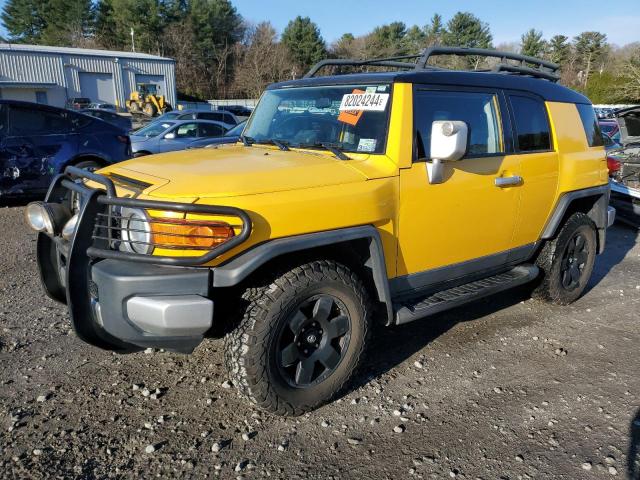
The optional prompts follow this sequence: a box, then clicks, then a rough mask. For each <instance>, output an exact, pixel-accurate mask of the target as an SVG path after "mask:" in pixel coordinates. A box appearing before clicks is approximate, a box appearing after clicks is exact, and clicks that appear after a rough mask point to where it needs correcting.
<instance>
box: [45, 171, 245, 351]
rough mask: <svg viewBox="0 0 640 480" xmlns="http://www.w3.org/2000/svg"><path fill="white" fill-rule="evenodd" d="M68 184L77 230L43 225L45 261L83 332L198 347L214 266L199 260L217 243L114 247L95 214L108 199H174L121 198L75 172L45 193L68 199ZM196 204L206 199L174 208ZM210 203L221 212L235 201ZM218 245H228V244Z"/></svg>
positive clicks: (108, 344)
mask: <svg viewBox="0 0 640 480" xmlns="http://www.w3.org/2000/svg"><path fill="white" fill-rule="evenodd" d="M87 175H89V174H87ZM91 175H95V174H91ZM63 177H64V176H63ZM103 178H106V177H103ZM69 190H72V191H75V192H76V193H78V194H80V196H81V198H80V208H79V218H78V222H77V226H76V230H75V233H74V236H73V238H72V239H71V240H70V241H66V240H65V239H64V238H63V237H61V236H60V235H47V234H45V233H39V234H38V266H39V270H40V276H41V279H42V283H43V285H44V287H45V290H46V291H47V293H48V294H49V296H50V297H52V298H54V299H55V300H58V301H61V302H63V303H66V304H67V306H68V309H69V314H70V318H71V323H72V325H73V327H74V330H75V331H76V333H77V334H78V336H79V337H80V338H81V339H82V340H84V341H86V342H88V343H90V344H92V345H95V346H98V347H100V348H104V349H109V350H118V351H122V352H129V351H136V350H140V349H143V348H147V347H155V348H165V349H169V350H174V351H180V352H185V353H188V352H191V351H192V350H193V349H194V348H195V347H196V346H197V345H198V344H199V343H200V342H201V341H202V339H203V338H204V336H205V334H206V333H207V331H208V330H210V329H211V327H212V326H213V315H214V302H213V300H212V299H211V283H212V282H211V269H210V268H207V267H201V266H197V265H198V262H202V261H203V260H206V259H208V258H209V257H211V256H212V252H213V250H210V251H207V252H206V253H205V254H204V255H201V256H199V257H153V256H151V255H140V254H133V253H127V252H120V251H115V250H110V249H108V244H107V243H105V241H102V240H96V238H98V239H99V238H100V237H99V236H96V234H95V232H96V218H99V216H100V215H103V216H104V212H105V204H106V205H111V204H113V203H115V202H120V201H126V202H127V203H134V204H135V203H136V202H139V203H140V204H141V205H142V207H143V208H151V207H148V205H152V204H153V205H159V206H161V207H162V208H165V207H171V206H172V205H170V204H168V203H167V202H153V201H149V200H135V199H129V198H127V199H122V198H117V197H115V192H114V191H113V189H111V188H107V190H108V193H107V195H106V196H105V194H104V192H103V191H102V190H96V189H91V188H88V187H86V186H84V185H82V184H78V183H75V182H72V181H71V180H70V179H69V178H68V177H64V178H57V179H56V180H54V182H53V183H52V186H51V188H50V189H49V193H48V194H47V198H46V201H47V202H58V203H60V202H63V201H67V200H68V198H67V197H65V195H66V194H67V193H68V191H69ZM65 198H67V200H65ZM189 207H192V208H193V209H194V210H196V209H198V208H200V207H201V206H197V205H196V206H191V205H187V204H175V208H174V209H175V210H179V211H186V209H187V208H189ZM210 208H211V209H212V210H216V209H217V211H218V212H219V211H225V210H224V208H228V207H210ZM221 209H223V210H221ZM242 214H243V215H246V214H244V212H242ZM222 246H224V247H226V245H224V244H223V245H222ZM214 250H218V251H219V253H222V251H223V250H225V251H226V250H228V248H225V249H222V248H220V247H215V248H214ZM214 253H215V252H214ZM158 263H159V264H161V265H158ZM183 265H184V266H183Z"/></svg>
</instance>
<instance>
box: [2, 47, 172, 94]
mask: <svg viewBox="0 0 640 480" xmlns="http://www.w3.org/2000/svg"><path fill="white" fill-rule="evenodd" d="M139 83H153V84H156V85H157V86H158V90H159V93H160V94H162V95H165V97H166V99H167V101H168V102H169V104H171V105H172V106H175V105H176V79H175V61H174V60H172V59H170V58H164V57H158V56H155V55H148V54H146V53H134V52H112V51H109V50H89V49H85V48H66V47H47V46H41V45H22V44H11V43H0V98H2V99H12V100H24V101H28V102H39V103H46V104H48V105H55V106H58V107H63V106H65V104H66V102H67V100H68V99H70V98H74V97H86V98H90V99H91V100H92V101H94V102H105V103H112V104H115V105H118V106H124V102H125V100H126V99H127V98H129V94H130V93H131V92H132V91H134V90H136V86H137V84H139Z"/></svg>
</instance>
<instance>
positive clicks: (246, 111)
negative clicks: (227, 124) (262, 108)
mask: <svg viewBox="0 0 640 480" xmlns="http://www.w3.org/2000/svg"><path fill="white" fill-rule="evenodd" d="M218 110H224V111H226V112H231V113H233V114H234V115H235V116H236V117H249V116H250V115H251V112H252V110H251V109H250V108H247V107H244V106H242V105H220V106H219V107H218Z"/></svg>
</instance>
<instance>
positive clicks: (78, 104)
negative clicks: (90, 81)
mask: <svg viewBox="0 0 640 480" xmlns="http://www.w3.org/2000/svg"><path fill="white" fill-rule="evenodd" d="M89 105H91V99H90V98H86V97H73V98H70V99H69V100H67V103H66V107H67V108H69V109H71V110H80V109H81V108H89Z"/></svg>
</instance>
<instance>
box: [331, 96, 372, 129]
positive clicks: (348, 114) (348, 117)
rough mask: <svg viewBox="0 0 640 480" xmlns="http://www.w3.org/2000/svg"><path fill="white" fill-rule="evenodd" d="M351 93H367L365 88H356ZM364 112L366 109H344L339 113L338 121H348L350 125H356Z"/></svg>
mask: <svg viewBox="0 0 640 480" xmlns="http://www.w3.org/2000/svg"><path fill="white" fill-rule="evenodd" d="M351 93H366V92H365V91H364V90H360V89H358V88H354V89H353V92H351ZM363 113H364V110H343V111H342V112H340V115H338V121H339V122H342V123H348V124H349V125H356V124H357V123H358V121H359V120H360V117H361V116H362V114H363Z"/></svg>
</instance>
